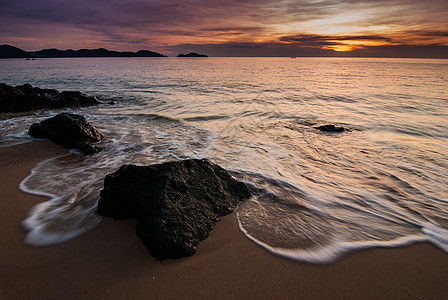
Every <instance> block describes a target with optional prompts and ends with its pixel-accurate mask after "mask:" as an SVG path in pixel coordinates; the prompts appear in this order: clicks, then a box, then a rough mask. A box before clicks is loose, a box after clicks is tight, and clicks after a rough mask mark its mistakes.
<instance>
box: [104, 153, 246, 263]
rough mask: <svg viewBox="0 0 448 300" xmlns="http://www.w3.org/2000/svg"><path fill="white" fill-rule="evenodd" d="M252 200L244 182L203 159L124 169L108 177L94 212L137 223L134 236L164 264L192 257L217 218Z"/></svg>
mask: <svg viewBox="0 0 448 300" xmlns="http://www.w3.org/2000/svg"><path fill="white" fill-rule="evenodd" d="M250 196H251V195H250V192H249V190H248V189H247V187H246V185H245V184H244V183H242V182H238V181H236V180H235V179H233V178H232V177H231V176H230V175H229V174H228V173H227V171H226V170H224V169H223V168H221V167H220V166H218V165H216V164H213V163H211V162H210V161H208V160H206V159H201V160H198V159H191V160H182V161H175V162H167V163H163V164H157V165H151V166H135V165H124V166H122V167H121V168H120V169H119V170H117V171H116V172H115V173H112V174H109V175H107V176H106V178H105V180H104V189H103V190H102V191H101V194H100V200H99V202H98V213H99V214H100V215H102V216H106V217H112V218H115V219H125V218H131V217H134V218H136V219H138V220H139V224H138V225H137V235H138V236H139V238H140V239H141V240H142V242H143V243H144V245H145V246H146V247H147V248H148V249H149V252H150V253H151V255H152V256H154V257H156V258H157V259H158V260H163V259H167V258H179V257H184V256H190V255H193V254H194V253H195V252H196V246H197V245H198V244H199V243H200V242H201V241H203V240H204V239H205V238H206V237H207V236H208V234H209V232H210V231H211V230H212V228H213V226H214V224H215V223H216V222H217V221H218V218H219V217H220V216H224V215H227V214H229V213H231V212H232V211H233V209H234V208H235V207H236V206H237V204H238V203H239V202H241V201H243V200H245V199H248V198H249V197H250Z"/></svg>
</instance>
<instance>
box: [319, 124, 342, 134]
mask: <svg viewBox="0 0 448 300" xmlns="http://www.w3.org/2000/svg"><path fill="white" fill-rule="evenodd" d="M314 128H316V129H318V130H320V131H325V132H344V131H345V128H344V127H342V126H335V125H333V124H329V125H322V126H317V127H314Z"/></svg>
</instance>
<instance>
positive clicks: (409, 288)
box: [0, 141, 448, 300]
mask: <svg viewBox="0 0 448 300" xmlns="http://www.w3.org/2000/svg"><path fill="white" fill-rule="evenodd" d="M65 152H66V150H64V149H62V148H60V147H59V146H56V145H54V144H53V143H51V142H48V141H35V142H31V143H26V144H22V145H17V146H12V147H7V148H0V223H1V224H0V236H1V243H0V299H5V300H6V299H156V298H163V299H293V298H294V299H317V298H319V299H342V298H350V299H384V298H388V299H416V298H425V299H445V298H446V296H447V294H448V255H447V254H446V253H444V252H443V251H441V250H439V249H438V248H436V247H434V246H432V245H430V244H417V245H412V246H408V247H403V248H398V249H370V250H365V251H361V252H356V253H352V254H350V255H348V256H346V257H344V258H342V259H340V260H338V261H336V262H335V263H333V264H330V265H319V266H317V265H307V264H302V263H298V262H293V261H289V260H285V259H283V258H280V257H277V256H274V255H272V254H270V253H269V252H267V251H265V250H264V249H262V248H260V247H258V246H257V245H255V244H254V243H252V242H251V241H249V240H248V239H247V238H246V237H245V236H244V235H243V234H242V233H241V232H240V231H239V230H238V226H237V222H236V218H235V215H234V214H231V215H229V216H227V217H225V218H223V219H222V220H221V221H220V222H219V223H218V224H217V226H216V227H215V229H214V230H213V231H212V232H211V234H210V236H209V237H208V238H207V239H206V240H205V241H204V242H203V243H202V244H200V245H199V248H198V251H197V253H196V254H195V255H194V256H192V257H188V258H183V259H179V260H167V261H163V262H161V263H159V262H157V261H156V260H155V259H154V258H153V257H151V256H150V255H149V254H148V252H147V250H146V248H145V247H144V246H143V245H142V244H141V242H140V240H139V239H138V238H137V236H136V235H135V224H136V222H135V221H134V220H126V221H113V220H111V219H107V218H105V219H104V220H103V222H102V223H101V224H100V225H99V226H98V227H96V228H95V229H93V230H91V231H89V232H87V233H86V234H84V235H82V236H80V237H77V238H75V239H72V240H70V241H68V242H66V243H63V244H59V245H54V246H48V247H31V246H27V245H25V244H24V242H23V241H24V237H25V231H24V230H23V229H22V228H21V225H20V223H21V222H22V221H23V219H24V218H25V216H26V214H27V212H28V210H29V209H30V208H31V207H33V205H35V204H36V203H39V202H41V201H45V200H46V199H45V198H43V197H38V196H32V195H28V194H25V193H23V192H21V191H20V190H19V189H18V184H19V183H20V182H21V181H22V180H23V179H24V178H25V177H26V176H27V175H28V174H29V172H30V170H31V169H32V168H33V167H34V166H35V165H36V164H37V163H38V162H39V161H42V160H44V159H46V158H49V157H52V156H54V155H57V154H62V153H65Z"/></svg>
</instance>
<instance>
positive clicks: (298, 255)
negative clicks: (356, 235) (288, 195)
mask: <svg viewBox="0 0 448 300" xmlns="http://www.w3.org/2000/svg"><path fill="white" fill-rule="evenodd" d="M238 227H239V229H240V231H241V232H242V233H243V234H244V235H245V236H246V237H248V238H249V239H250V240H251V241H253V242H254V243H255V244H257V245H259V246H261V247H263V248H264V249H266V250H268V251H269V252H271V253H273V254H275V255H279V256H281V257H285V258H288V259H291V260H294V261H299V262H303V263H310V264H328V263H332V262H334V261H336V260H337V259H338V258H340V257H342V256H343V255H345V254H347V253H350V252H353V251H357V250H363V249H368V248H396V247H403V246H407V245H410V244H414V243H419V242H427V241H430V238H429V237H428V236H426V235H424V234H421V235H410V236H404V237H400V238H397V239H393V240H389V241H372V240H370V241H363V242H346V241H336V240H333V241H332V242H331V244H327V245H325V246H319V247H315V248H312V249H306V250H303V249H285V248H278V247H272V246H270V245H268V244H266V243H264V242H262V241H260V240H258V239H256V238H254V237H253V236H251V235H250V234H249V233H248V232H247V231H246V230H245V229H244V228H243V227H242V226H241V223H240V222H239V220H238Z"/></svg>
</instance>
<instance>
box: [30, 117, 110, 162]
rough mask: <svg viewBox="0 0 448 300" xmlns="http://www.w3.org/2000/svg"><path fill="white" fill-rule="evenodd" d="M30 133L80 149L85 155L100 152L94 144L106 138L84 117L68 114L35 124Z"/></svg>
mask: <svg viewBox="0 0 448 300" xmlns="http://www.w3.org/2000/svg"><path fill="white" fill-rule="evenodd" d="M28 133H29V134H30V135H31V136H32V137H34V138H45V139H49V140H52V141H53V142H55V143H56V144H59V145H62V146H63V147H65V148H70V149H78V150H80V151H81V152H83V153H84V154H92V153H95V152H98V151H100V150H101V149H99V148H98V147H97V146H96V145H94V143H97V142H99V141H101V140H103V139H105V138H106V136H105V135H104V134H103V133H102V132H101V131H100V130H98V129H97V128H96V127H95V126H93V125H92V124H90V123H89V122H87V120H86V119H85V118H84V117H83V116H80V115H75V114H67V113H63V114H58V115H57V116H55V117H53V118H50V119H47V120H44V121H42V122H40V123H34V124H33V125H31V127H30V129H29V131H28Z"/></svg>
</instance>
